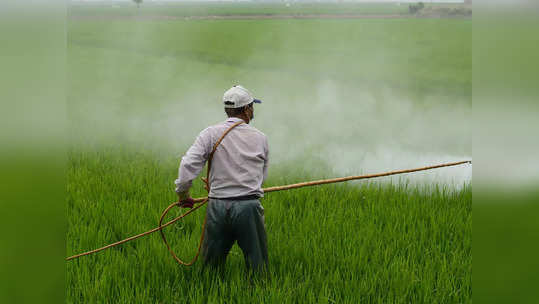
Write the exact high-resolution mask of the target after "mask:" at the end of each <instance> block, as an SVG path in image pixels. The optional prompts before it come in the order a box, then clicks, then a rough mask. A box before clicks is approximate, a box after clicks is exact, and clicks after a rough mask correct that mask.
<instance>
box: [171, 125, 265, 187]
mask: <svg viewBox="0 0 539 304" xmlns="http://www.w3.org/2000/svg"><path fill="white" fill-rule="evenodd" d="M239 121H241V119H239V118H236V117H231V118H228V119H227V120H226V121H225V122H223V123H220V124H217V125H214V126H211V127H208V128H206V129H204V130H203V131H202V132H200V134H199V136H198V137H197V139H196V140H195V143H194V144H193V146H192V147H191V148H190V149H189V150H188V151H187V153H186V155H185V156H184V157H183V158H182V162H181V165H180V170H179V171H180V172H179V178H178V179H177V180H176V186H177V189H176V191H183V190H184V189H186V188H189V187H190V186H191V184H190V180H192V179H193V178H195V177H196V176H197V175H198V174H199V173H200V171H201V169H202V168H203V166H204V163H205V162H206V161H207V159H208V157H209V154H210V153H211V151H212V149H213V146H214V145H215V143H216V142H217V140H219V138H221V136H222V135H223V133H224V132H225V131H226V130H227V129H228V128H230V126H232V125H233V124H234V123H236V122H239ZM267 166H268V142H267V138H266V136H265V135H264V134H263V133H262V132H260V131H258V130H257V129H256V128H254V127H252V126H250V125H248V124H241V125H239V126H237V127H235V128H234V129H233V130H232V131H231V132H230V133H228V134H227V135H226V136H225V138H224V139H223V141H222V142H221V143H220V144H219V146H218V147H217V150H216V152H215V154H214V155H213V160H212V168H211V170H210V185H211V190H210V194H209V195H210V197H214V198H233V197H241V196H251V195H253V196H258V197H261V196H263V192H262V182H263V181H264V179H265V178H266V176H267ZM188 181H189V182H188Z"/></svg>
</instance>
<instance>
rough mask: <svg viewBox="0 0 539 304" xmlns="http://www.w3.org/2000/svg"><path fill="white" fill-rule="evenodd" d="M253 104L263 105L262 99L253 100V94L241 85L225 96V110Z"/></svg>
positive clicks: (227, 92) (231, 89)
mask: <svg viewBox="0 0 539 304" xmlns="http://www.w3.org/2000/svg"><path fill="white" fill-rule="evenodd" d="M251 102H255V103H262V101H261V100H260V99H255V98H253V95H251V92H249V91H248V90H247V89H246V88H244V87H242V86H240V85H235V86H233V87H232V88H230V89H229V90H228V91H226V92H225V94H224V95H223V103H224V104H225V108H241V107H243V106H246V105H248V104H250V103H251Z"/></svg>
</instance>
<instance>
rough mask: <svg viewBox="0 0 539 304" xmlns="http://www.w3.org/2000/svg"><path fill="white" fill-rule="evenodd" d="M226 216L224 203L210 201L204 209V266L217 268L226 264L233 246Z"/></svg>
mask: <svg viewBox="0 0 539 304" xmlns="http://www.w3.org/2000/svg"><path fill="white" fill-rule="evenodd" d="M226 216H227V210H226V207H225V202H224V201H220V200H214V199H210V201H209V202H208V207H207V208H206V227H205V228H204V229H205V230H204V231H205V232H204V242H203V244H202V257H203V260H204V265H209V266H215V267H218V266H223V265H224V264H225V262H226V257H227V255H228V252H229V251H230V248H231V247H232V245H233V244H234V239H233V238H232V237H231V234H230V231H229V230H230V229H229V227H228V225H227V222H226V221H227V218H226Z"/></svg>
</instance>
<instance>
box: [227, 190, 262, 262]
mask: <svg viewBox="0 0 539 304" xmlns="http://www.w3.org/2000/svg"><path fill="white" fill-rule="evenodd" d="M233 206H234V211H235V212H234V218H233V219H234V225H233V227H234V235H235V236H236V239H237V240H238V245H239V246H240V248H241V250H242V251H243V256H244V258H245V264H246V266H247V268H248V269H250V270H254V271H260V270H263V269H264V268H265V267H266V266H267V263H268V247H267V239H266V228H265V226H264V208H263V207H262V205H261V204H260V201H258V200H249V201H237V202H235V203H234V204H233Z"/></svg>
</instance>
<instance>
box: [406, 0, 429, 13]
mask: <svg viewBox="0 0 539 304" xmlns="http://www.w3.org/2000/svg"><path fill="white" fill-rule="evenodd" d="M423 8H425V4H423V2H419V3H417V4H410V5H409V6H408V11H409V12H410V14H412V15H415V14H417V13H419V11H421V10H422V9H423Z"/></svg>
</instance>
